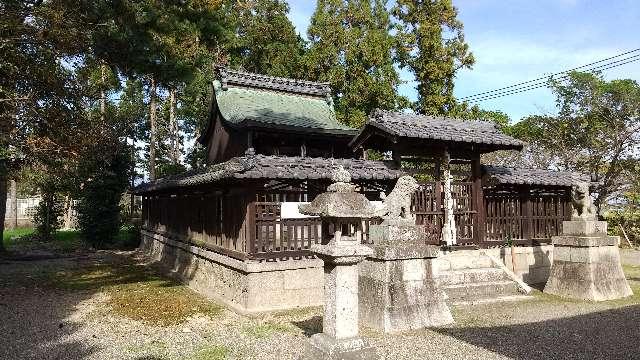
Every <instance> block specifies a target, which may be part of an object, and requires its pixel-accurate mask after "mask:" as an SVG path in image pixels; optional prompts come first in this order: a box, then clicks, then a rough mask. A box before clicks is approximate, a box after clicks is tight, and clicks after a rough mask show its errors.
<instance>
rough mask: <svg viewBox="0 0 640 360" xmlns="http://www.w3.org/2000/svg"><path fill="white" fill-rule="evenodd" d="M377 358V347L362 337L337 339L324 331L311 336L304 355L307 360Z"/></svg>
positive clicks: (364, 359) (360, 359)
mask: <svg viewBox="0 0 640 360" xmlns="http://www.w3.org/2000/svg"><path fill="white" fill-rule="evenodd" d="M377 358H378V354H377V353H376V348H375V347H373V346H371V345H369V343H368V342H367V341H366V340H364V339H362V338H360V337H355V338H349V339H336V338H333V337H331V336H329V335H327V334H324V333H320V334H314V335H313V336H311V339H310V340H309V342H308V343H307V346H306V349H305V354H304V357H303V359H305V360H368V359H377Z"/></svg>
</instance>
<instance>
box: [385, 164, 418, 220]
mask: <svg viewBox="0 0 640 360" xmlns="http://www.w3.org/2000/svg"><path fill="white" fill-rule="evenodd" d="M418 187H419V185H418V182H417V181H416V179H414V178H413V177H411V176H409V175H405V176H402V177H400V178H399V179H398V181H397V182H396V186H394V188H393V190H392V191H391V193H390V194H389V195H388V196H386V197H384V198H383V199H382V203H383V208H382V209H380V211H379V212H378V215H379V216H380V217H382V218H383V219H385V220H406V221H407V222H411V223H412V224H413V223H415V221H416V219H415V216H414V215H413V214H412V213H411V195H412V194H413V193H414V192H415V191H416V190H418Z"/></svg>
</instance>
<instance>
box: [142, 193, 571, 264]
mask: <svg viewBox="0 0 640 360" xmlns="http://www.w3.org/2000/svg"><path fill="white" fill-rule="evenodd" d="M389 185H390V184H367V185H362V186H361V187H360V189H361V191H363V192H365V193H366V194H367V195H368V197H370V199H371V200H376V198H375V197H376V196H377V194H378V192H377V191H378V190H380V189H387V190H388V188H390V186H389ZM475 186H477V183H476V182H474V181H471V182H470V181H457V182H454V183H453V190H452V196H453V199H454V203H455V208H454V216H455V221H456V227H457V234H458V240H457V243H458V244H477V245H480V246H485V247H490V246H501V245H503V244H505V242H507V240H509V239H511V240H512V241H514V242H515V243H517V244H523V245H524V244H526V245H532V244H538V243H547V242H549V241H550V239H551V236H554V235H558V234H559V233H560V232H561V228H562V221H563V220H568V219H569V218H570V216H571V203H570V190H569V189H568V188H542V187H538V188H532V187H524V186H499V187H485V188H483V199H484V200H483V201H481V202H479V200H478V198H477V197H476V194H477V192H475V191H474V188H475ZM324 188H326V181H325V182H323V181H316V182H311V181H309V182H301V181H297V182H295V181H288V182H287V181H279V182H278V181H271V182H266V183H247V184H237V185H236V186H235V187H231V188H227V190H224V191H223V190H222V189H221V188H220V189H214V188H210V189H197V190H191V191H183V192H179V193H176V194H169V193H164V194H154V195H147V196H144V197H143V220H144V227H145V229H147V230H149V231H154V232H157V233H161V234H163V235H165V236H169V237H171V238H174V239H176V240H180V241H184V242H188V243H191V244H194V245H197V246H201V247H204V248H207V249H210V250H213V251H216V252H220V253H223V254H227V255H229V256H232V257H235V258H238V259H266V258H290V257H300V256H309V255H310V252H309V247H310V246H311V245H312V244H315V243H322V242H326V240H327V237H326V235H327V234H323V231H322V225H321V222H320V219H318V218H303V219H283V218H282V202H285V201H288V202H290V201H293V202H304V201H310V200H312V199H313V198H314V197H315V196H316V195H317V194H318V193H320V192H322V191H323V189H324ZM412 204H413V211H414V213H415V215H416V224H417V225H422V226H424V230H425V231H426V232H427V233H429V234H431V235H432V236H431V237H430V239H431V240H430V241H429V243H433V244H438V243H439V242H440V232H441V230H442V221H443V199H442V183H441V182H423V183H421V184H420V189H418V191H416V192H415V193H414V195H413V198H412ZM481 219H482V220H481ZM372 223H375V221H372V220H368V219H365V220H363V227H364V229H365V232H364V235H363V238H362V239H361V241H362V242H363V243H370V241H369V238H368V235H367V233H368V232H367V229H368V227H369V225H370V224H372ZM325 232H326V231H325Z"/></svg>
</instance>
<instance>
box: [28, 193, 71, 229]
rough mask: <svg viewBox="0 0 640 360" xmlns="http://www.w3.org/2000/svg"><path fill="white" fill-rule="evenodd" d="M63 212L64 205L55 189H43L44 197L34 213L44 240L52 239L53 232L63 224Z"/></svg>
mask: <svg viewBox="0 0 640 360" xmlns="http://www.w3.org/2000/svg"><path fill="white" fill-rule="evenodd" d="M63 214H64V205H63V203H62V200H61V199H60V197H59V196H58V195H57V194H56V193H55V192H53V191H48V190H45V191H43V193H42V199H41V200H40V203H39V204H38V207H37V208H36V212H35V214H34V215H33V223H34V225H35V228H36V234H37V236H38V238H40V239H41V240H43V241H49V240H51V239H52V237H53V234H54V233H55V232H56V231H57V230H58V229H60V227H61V226H62V221H61V219H62V215H63Z"/></svg>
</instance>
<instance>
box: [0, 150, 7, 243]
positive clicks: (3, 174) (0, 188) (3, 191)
mask: <svg viewBox="0 0 640 360" xmlns="http://www.w3.org/2000/svg"><path fill="white" fill-rule="evenodd" d="M6 210H7V169H6V165H5V164H4V162H3V161H2V160H0V218H2V221H1V222H0V233H1V234H3V236H4V217H5V215H6ZM5 252H6V249H5V248H4V241H0V254H1V253H5Z"/></svg>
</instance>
